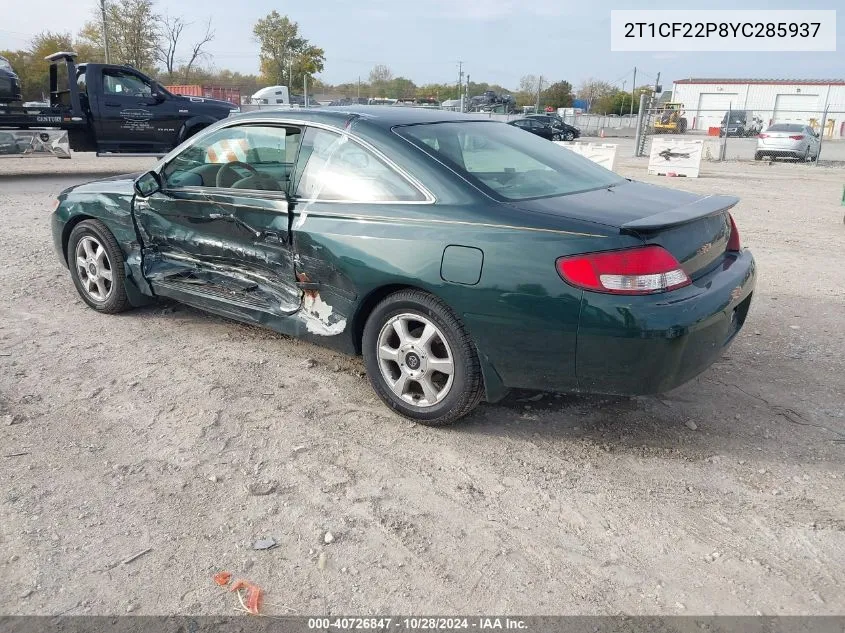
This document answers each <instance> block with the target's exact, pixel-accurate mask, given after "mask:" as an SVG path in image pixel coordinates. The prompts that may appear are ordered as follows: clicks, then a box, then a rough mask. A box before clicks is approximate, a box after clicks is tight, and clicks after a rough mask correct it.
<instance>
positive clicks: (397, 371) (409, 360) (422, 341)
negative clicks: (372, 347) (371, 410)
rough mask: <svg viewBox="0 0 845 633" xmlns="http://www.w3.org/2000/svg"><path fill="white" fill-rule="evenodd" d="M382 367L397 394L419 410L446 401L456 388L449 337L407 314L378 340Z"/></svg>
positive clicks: (393, 320) (392, 320) (392, 321)
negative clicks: (453, 386) (450, 392)
mask: <svg viewBox="0 0 845 633" xmlns="http://www.w3.org/2000/svg"><path fill="white" fill-rule="evenodd" d="M377 352H378V354H377V355H378V364H379V370H380V371H381V375H382V378H384V380H385V382H386V383H387V385H388V386H389V387H390V389H391V390H392V391H393V393H394V394H395V395H396V396H398V397H399V398H401V399H402V400H404V401H405V402H407V403H408V404H411V405H413V406H416V407H421V408H424V407H430V406H433V405H435V404H437V403H438V402H440V401H442V400H443V399H444V398H445V397H446V396H447V395H448V394H449V391H450V390H451V388H452V383H453V380H454V375H455V361H454V356H453V354H452V350H451V348H450V347H449V343H448V342H447V340H446V337H445V336H444V335H443V333H442V332H441V331H440V329H439V328H438V327H437V326H436V325H435V324H434V323H433V322H432V321H430V320H429V319H427V318H426V317H424V316H421V315H419V314H411V313H404V314H398V315H396V316H394V317H392V318H390V319H389V320H388V321H387V323H385V324H384V326H383V327H382V328H381V331H380V332H379V336H378V350H377Z"/></svg>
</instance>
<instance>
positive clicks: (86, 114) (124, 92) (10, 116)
mask: <svg viewBox="0 0 845 633" xmlns="http://www.w3.org/2000/svg"><path fill="white" fill-rule="evenodd" d="M76 57H77V55H76V53H72V52H58V53H54V54H52V55H49V56H47V57H46V59H47V61H49V62H50V103H49V107H37V108H33V107H24V106H23V105H22V104H16V102H10V103H0V132H6V133H10V134H11V135H12V137H13V138H14V141H13V144H14V146H16V147H18V148H20V151H19V152H18V153H17V155H24V156H25V155H36V154H39V153H41V154H43V153H48V154H53V155H55V156H58V157H60V158H70V150H74V151H77V152H96V154H97V156H113V155H120V156H163V155H164V154H166V153H167V152H169V151H170V150H171V149H173V148H174V147H176V146H177V145H179V144H180V143H181V142H182V141H184V140H185V139H186V138H188V137H190V136H192V135H193V134H196V133H197V132H198V131H199V130H201V129H202V128H204V127H206V126H208V125H211V124H212V123H215V122H216V121H219V120H220V119H224V118H226V117H227V116H229V115H230V114H233V113H236V112H240V108H239V107H237V106H233V105H232V104H231V103H229V102H227V101H217V100H215V99H205V98H201V97H183V96H181V95H174V94H171V93H170V92H169V91H168V90H167V89H165V88H164V87H163V86H162V85H161V84H159V83H158V82H157V81H155V80H154V79H151V78H150V77H147V76H146V75H145V74H143V73H142V72H140V71H138V70H136V69H135V68H133V67H132V66H126V65H116V64H99V63H82V64H77V63H76ZM10 154H12V152H9V153H6V154H5V155H10Z"/></svg>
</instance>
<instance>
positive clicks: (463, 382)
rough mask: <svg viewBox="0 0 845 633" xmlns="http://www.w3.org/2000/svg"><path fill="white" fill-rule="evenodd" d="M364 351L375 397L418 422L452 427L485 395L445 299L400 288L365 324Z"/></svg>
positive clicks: (471, 348)
mask: <svg viewBox="0 0 845 633" xmlns="http://www.w3.org/2000/svg"><path fill="white" fill-rule="evenodd" d="M362 351H363V355H364V364H365V365H366V368H367V376H368V378H369V380H370V384H371V385H372V387H373V390H374V391H375V392H376V394H377V395H378V396H379V398H381V399H382V401H383V402H384V403H385V404H386V405H387V406H389V407H390V408H391V409H393V410H394V411H396V412H397V413H398V414H400V415H402V416H405V417H406V418H410V419H412V420H415V421H417V422H419V423H420V424H425V425H428V426H442V425H445V424H450V423H451V422H454V421H455V420H457V419H459V418H461V417H463V416H465V415H466V414H467V413H469V412H470V411H471V410H472V409H474V408H475V407H476V405H478V403H479V402H480V401H481V398H482V396H483V394H484V381H483V379H482V376H481V366H480V364H479V362H478V355H477V354H476V351H475V345H474V343H473V341H472V339H471V338H470V335H469V333H468V332H467V330H466V328H465V327H464V325H463V324H462V323H461V321H460V320H459V319H458V317H457V316H456V315H455V313H454V312H452V310H451V309H450V308H449V306H447V305H446V304H445V303H444V302H443V301H441V300H440V299H438V298H437V297H434V296H432V295H430V294H428V293H425V292H422V291H420V290H401V291H399V292H396V293H394V294H392V295H389V296H388V297H386V298H385V299H384V300H382V301H381V302H380V303H379V304H378V305H377V306H376V307H375V309H374V310H373V311H372V313H371V314H370V316H369V318H368V319H367V323H366V325H365V326H364V336H363V341H362ZM441 370H442V371H441ZM449 372H451V373H449Z"/></svg>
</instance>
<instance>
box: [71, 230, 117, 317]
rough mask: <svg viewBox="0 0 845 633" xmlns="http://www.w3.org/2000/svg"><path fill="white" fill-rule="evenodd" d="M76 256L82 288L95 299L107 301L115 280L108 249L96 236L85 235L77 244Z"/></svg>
mask: <svg viewBox="0 0 845 633" xmlns="http://www.w3.org/2000/svg"><path fill="white" fill-rule="evenodd" d="M75 256H76V271H77V273H78V275H79V280H80V281H81V282H82V289H83V290H84V291H85V293H86V294H87V295H88V297H90V298H91V299H92V300H93V301H97V302H99V303H103V302H105V301H106V300H107V299H108V298H109V295H110V294H111V292H112V287H113V282H114V276H113V274H112V266H111V261H109V256H108V254H107V253H106V249H105V248H104V247H103V245H102V244H101V243H100V242H99V241H98V240H97V239H96V238H95V237H93V236H91V235H85V236H84V237H83V238H82V239H81V240H79V242H78V243H77V244H76V253H75Z"/></svg>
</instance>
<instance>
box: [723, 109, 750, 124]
mask: <svg viewBox="0 0 845 633" xmlns="http://www.w3.org/2000/svg"><path fill="white" fill-rule="evenodd" d="M745 119H746V115H745V112H725V116H724V117H723V118H722V123H724V122H725V121H727V120H730V122H731V123H745Z"/></svg>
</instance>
